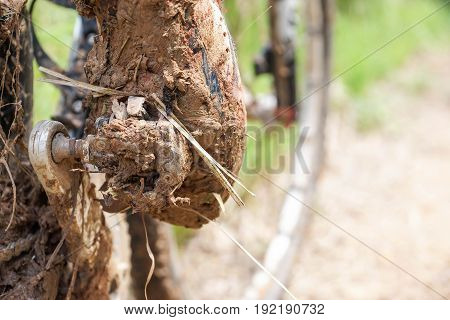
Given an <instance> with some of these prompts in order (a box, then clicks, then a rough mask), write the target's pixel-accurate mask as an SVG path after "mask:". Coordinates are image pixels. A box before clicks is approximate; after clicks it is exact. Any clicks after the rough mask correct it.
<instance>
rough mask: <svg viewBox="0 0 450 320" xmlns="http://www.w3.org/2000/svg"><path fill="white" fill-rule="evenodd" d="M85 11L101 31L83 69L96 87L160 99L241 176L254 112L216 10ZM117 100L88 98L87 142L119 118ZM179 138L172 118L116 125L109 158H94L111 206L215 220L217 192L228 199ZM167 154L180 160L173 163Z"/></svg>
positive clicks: (166, 6)
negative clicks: (114, 202) (120, 203)
mask: <svg viewBox="0 0 450 320" xmlns="http://www.w3.org/2000/svg"><path fill="white" fill-rule="evenodd" d="M77 3H78V6H79V7H80V8H81V7H83V8H87V7H89V12H90V14H91V13H94V14H95V17H96V19H97V22H98V25H99V26H100V35H99V36H98V37H97V38H96V40H95V45H94V48H93V50H92V51H91V52H90V54H89V57H88V61H87V63H86V66H85V70H86V74H87V78H88V80H89V82H90V83H92V84H95V85H100V86H103V87H108V88H120V89H121V90H123V91H125V92H131V93H133V94H134V95H136V96H142V97H149V96H150V95H151V94H156V95H157V96H158V98H159V99H160V100H161V101H163V102H164V104H165V106H166V111H167V112H168V113H173V114H174V115H175V116H176V117H177V118H178V119H180V121H181V122H182V123H183V124H184V126H185V127H186V128H187V129H188V130H189V131H190V132H191V133H192V135H193V136H194V137H195V138H196V139H197V141H198V142H199V143H200V144H201V145H202V147H203V148H204V149H205V150H206V151H207V152H208V153H209V154H210V155H211V156H212V157H214V158H215V159H216V160H217V161H218V162H220V163H221V164H222V165H223V166H224V167H225V168H227V169H228V170H230V171H231V172H233V173H235V174H237V172H238V171H239V168H240V166H241V163H242V158H243V153H244V149H245V126H246V112H245V107H244V104H243V91H242V88H241V82H240V75H239V70H238V66H237V61H236V57H235V53H234V45H233V42H232V40H231V36H230V33H229V31H228V29H227V26H226V24H225V20H224V18H223V16H222V13H221V11H220V8H219V6H218V4H217V2H216V1H213V0H197V1H190V0H186V1H175V0H168V1H154V0H138V1H134V2H130V1H125V0H117V1H97V2H95V4H92V3H93V2H91V1H77ZM83 12H84V11H83ZM115 99H117V97H111V96H103V97H100V98H92V99H90V102H89V103H88V105H87V107H88V108H89V109H90V111H91V112H90V117H89V119H88V121H87V129H86V130H87V134H97V130H98V129H97V127H96V125H95V123H96V122H97V123H98V119H99V118H101V117H108V116H110V115H111V114H112V113H113V110H112V109H113V106H114V105H115V106H117V104H116V103H115V102H114V100H115ZM150 107H151V106H150ZM155 121H156V122H155ZM173 130H174V129H172V128H171V126H170V125H169V124H168V123H165V122H164V120H161V119H160V120H155V119H145V118H142V119H140V120H138V119H125V120H119V119H116V120H114V121H112V122H111V123H108V124H107V125H105V126H104V127H103V128H101V130H100V131H99V134H100V136H104V137H105V139H106V140H108V143H109V145H110V146H109V147H108V148H109V149H110V150H109V151H111V156H110V157H107V159H104V160H102V159H101V157H100V156H99V157H97V158H96V160H97V161H98V162H99V167H101V168H102V170H105V171H106V172H107V173H108V181H107V186H108V192H105V194H106V198H108V197H109V198H111V199H112V198H114V197H115V198H116V199H123V200H125V201H129V204H130V205H131V206H132V207H133V208H134V209H135V210H139V211H141V212H145V213H149V214H152V215H153V216H154V217H156V218H158V219H160V220H163V221H167V222H170V223H173V224H178V225H183V226H186V227H194V228H195V227H200V226H201V225H202V224H204V223H206V222H207V221H206V220H204V219H202V218H201V217H200V216H199V215H198V214H196V212H198V213H201V214H203V215H205V216H207V217H208V218H210V219H214V218H216V217H217V216H218V215H219V213H220V208H219V204H218V203H217V201H216V200H215V198H214V196H213V193H218V194H220V195H221V196H222V198H223V199H224V200H226V199H227V198H228V197H229V194H228V192H227V191H226V190H225V189H224V188H223V186H222V185H221V184H220V182H219V181H218V180H217V179H216V177H215V176H214V175H213V174H212V172H211V170H210V169H209V168H208V167H207V165H206V164H205V163H204V162H203V160H201V159H199V156H198V154H197V152H196V151H195V150H194V149H193V147H192V146H191V145H189V144H188V143H187V141H185V139H184V138H182V137H181V136H179V133H178V132H174V131H173ZM113 144H114V146H113ZM133 144H135V146H133ZM164 150H169V151H170V152H171V153H174V154H172V155H171V156H170V157H172V158H173V159H172V160H171V161H167V159H168V158H167V157H165V156H164V152H165V151H164ZM99 152H100V150H99ZM99 154H100V153H99ZM175 155H176V156H175ZM153 157H154V159H153ZM119 158H120V159H119ZM102 162H103V163H102ZM122 171H123V172H122ZM166 178H167V179H168V180H167V182H164V181H165V180H164V179H166ZM142 181H143V182H142ZM106 201H108V200H107V199H106Z"/></svg>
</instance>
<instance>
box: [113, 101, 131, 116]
mask: <svg viewBox="0 0 450 320" xmlns="http://www.w3.org/2000/svg"><path fill="white" fill-rule="evenodd" d="M112 112H113V114H114V117H115V118H116V119H118V120H126V119H127V118H128V115H127V108H126V106H125V103H123V102H120V103H119V101H117V100H113V105H112Z"/></svg>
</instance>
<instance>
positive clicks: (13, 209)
mask: <svg viewBox="0 0 450 320" xmlns="http://www.w3.org/2000/svg"><path fill="white" fill-rule="evenodd" d="M0 163H1V164H3V165H4V166H5V169H6V171H7V172H8V175H9V179H11V186H12V189H13V207H12V213H11V218H10V219H9V222H8V226H7V227H6V229H5V232H6V231H8V230H9V228H10V227H11V224H12V222H13V219H14V214H15V213H16V203H17V189H16V183H15V182H14V178H13V175H12V173H11V170H10V169H9V166H8V163H7V162H6V160H5V158H4V157H2V158H0Z"/></svg>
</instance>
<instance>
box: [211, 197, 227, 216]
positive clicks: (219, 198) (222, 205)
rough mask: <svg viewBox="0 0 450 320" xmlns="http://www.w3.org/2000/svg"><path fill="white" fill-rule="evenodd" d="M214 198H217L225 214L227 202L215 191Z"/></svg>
mask: <svg viewBox="0 0 450 320" xmlns="http://www.w3.org/2000/svg"><path fill="white" fill-rule="evenodd" d="M213 196H214V198H216V200H217V202H218V203H219V206H220V210H222V213H223V214H225V204H224V203H223V200H222V197H221V196H220V194H218V193H215V192H213Z"/></svg>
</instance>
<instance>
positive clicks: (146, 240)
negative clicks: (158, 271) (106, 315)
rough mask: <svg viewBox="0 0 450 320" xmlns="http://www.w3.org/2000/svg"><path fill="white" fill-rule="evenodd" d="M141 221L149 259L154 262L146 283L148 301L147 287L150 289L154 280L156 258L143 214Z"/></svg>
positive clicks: (145, 292)
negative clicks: (149, 286)
mask: <svg viewBox="0 0 450 320" xmlns="http://www.w3.org/2000/svg"><path fill="white" fill-rule="evenodd" d="M141 219H142V226H143V227H144V233H145V247H146V248H147V254H148V257H149V258H150V260H151V261H152V266H151V267H150V270H149V272H148V275H147V280H146V281H145V287H144V294H145V300H148V297H147V287H148V284H149V283H150V280H151V279H152V276H153V272H154V271H155V256H154V255H153V252H152V249H151V248H150V245H149V244H148V234H147V227H146V225H145V218H144V214H143V213H141Z"/></svg>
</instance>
